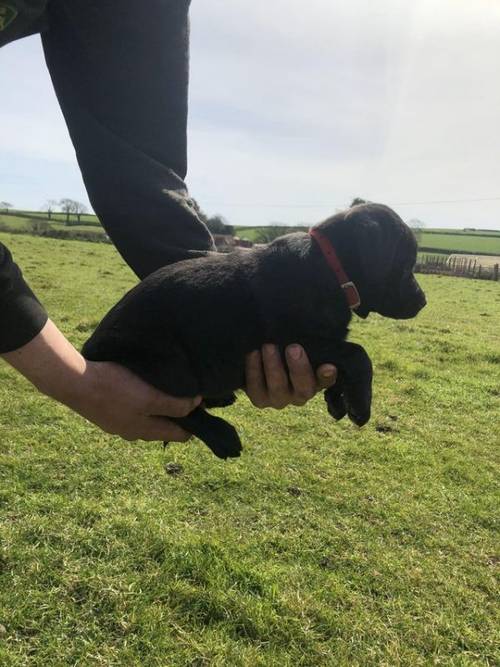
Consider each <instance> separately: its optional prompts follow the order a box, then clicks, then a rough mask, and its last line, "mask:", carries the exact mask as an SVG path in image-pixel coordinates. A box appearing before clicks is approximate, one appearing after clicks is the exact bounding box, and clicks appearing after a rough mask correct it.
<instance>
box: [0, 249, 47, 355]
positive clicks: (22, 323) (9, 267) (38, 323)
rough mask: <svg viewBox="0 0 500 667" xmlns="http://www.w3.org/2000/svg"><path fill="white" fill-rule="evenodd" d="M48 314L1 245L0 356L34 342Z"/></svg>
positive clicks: (7, 250) (7, 251) (8, 253)
mask: <svg viewBox="0 0 500 667" xmlns="http://www.w3.org/2000/svg"><path fill="white" fill-rule="evenodd" d="M46 321H47V313H46V312H45V310H44V308H43V306H42V305H41V304H40V302H39V301H38V299H37V298H36V296H35V295H34V294H33V292H32V291H31V290H30V288H29V287H28V285H27V284H26V282H25V281H24V279H23V276H22V273H21V270H20V269H19V267H18V266H17V264H15V263H14V261H13V259H12V255H11V254H10V252H9V249H8V248H6V247H5V246H4V245H3V244H2V243H0V354H2V353H4V352H10V351H11V350H15V349H17V348H18V347H21V346H22V345H24V344H25V343H28V342H29V341H30V340H31V339H32V338H34V337H35V336H36V335H37V334H38V333H39V332H40V331H41V329H42V328H43V326H44V324H45V323H46Z"/></svg>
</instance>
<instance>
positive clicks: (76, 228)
mask: <svg viewBox="0 0 500 667" xmlns="http://www.w3.org/2000/svg"><path fill="white" fill-rule="evenodd" d="M82 222H84V221H83V220H82ZM51 227H52V229H64V230H66V231H73V232H93V233H94V234H104V229H103V227H101V226H100V225H99V226H97V225H85V224H81V225H70V226H68V225H65V224H63V223H61V222H55V223H53V224H51Z"/></svg>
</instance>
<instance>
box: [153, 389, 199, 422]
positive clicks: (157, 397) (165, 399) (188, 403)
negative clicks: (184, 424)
mask: <svg viewBox="0 0 500 667" xmlns="http://www.w3.org/2000/svg"><path fill="white" fill-rule="evenodd" d="M201 401H202V398H201V396H195V397H193V398H191V397H189V398H178V397H177V396H168V395H167V394H164V393H162V392H161V391H157V390H153V391H152V392H151V396H150V400H149V401H148V406H147V412H148V413H149V414H150V415H156V416H165V417H185V416H186V415H188V414H189V413H190V412H192V411H193V410H194V409H195V408H196V407H198V405H200V403H201Z"/></svg>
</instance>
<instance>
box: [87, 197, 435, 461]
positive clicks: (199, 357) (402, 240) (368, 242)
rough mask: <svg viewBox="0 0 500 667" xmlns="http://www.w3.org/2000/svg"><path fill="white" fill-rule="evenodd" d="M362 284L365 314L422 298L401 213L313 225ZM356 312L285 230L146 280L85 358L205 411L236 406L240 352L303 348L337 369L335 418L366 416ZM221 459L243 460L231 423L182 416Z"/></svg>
mask: <svg viewBox="0 0 500 667" xmlns="http://www.w3.org/2000/svg"><path fill="white" fill-rule="evenodd" d="M317 229H318V230H319V231H320V232H321V233H322V234H323V235H324V236H326V237H327V238H328V240H329V241H330V242H331V244H332V245H333V246H334V248H335V250H336V252H337V255H338V256H339V258H340V260H341V262H342V265H343V267H344V270H345V272H346V273H347V275H348V276H349V278H350V280H352V281H353V282H354V283H355V284H356V286H357V288H358V291H359V294H360V297H361V305H360V307H359V308H358V309H357V310H356V313H357V314H358V315H359V316H360V317H367V315H368V314H369V313H370V312H371V311H375V312H378V313H380V314H381V315H385V316H387V317H393V318H409V317H413V316H415V315H416V314H417V313H418V311H419V310H420V309H421V308H423V306H424V305H425V296H424V293H423V292H422V290H421V289H420V287H419V286H418V284H417V282H416V280H415V278H414V276H413V273H412V269H413V266H414V264H415V260H416V253H417V247H416V242H415V239H414V236H413V234H412V232H411V230H410V229H409V228H408V227H407V226H406V225H405V224H404V223H403V221H402V220H401V219H400V218H399V216H398V215H397V214H396V213H395V212H394V211H392V210H391V209H390V208H388V207H386V206H382V205H380V204H363V205H359V206H354V207H353V208H351V209H349V210H347V211H345V212H343V213H338V214H337V215H334V216H333V217H331V218H329V219H328V220H326V221H325V222H322V223H321V224H319V225H317ZM350 319H351V310H350V308H349V306H348V304H347V301H346V298H345V295H344V293H343V291H342V289H341V288H340V285H339V282H338V279H337V277H336V276H335V274H334V273H333V271H332V269H331V268H330V267H329V265H328V264H327V262H326V260H325V258H324V256H323V254H322V252H321V249H320V248H319V246H318V244H317V242H316V241H315V240H314V239H312V238H311V237H310V236H309V235H308V234H305V233H296V234H288V235H286V236H283V237H281V238H279V239H276V240H275V241H274V242H273V243H271V244H270V245H268V246H266V247H263V248H256V249H251V250H238V251H236V252H234V253H231V254H217V253H208V254H207V255H206V256H205V257H201V258H198V259H190V260H186V261H183V262H178V263H177V264H173V265H170V266H166V267H164V268H162V269H159V270H158V271H156V272H155V273H153V274H151V275H150V276H148V277H147V278H146V279H145V280H143V281H142V282H141V283H140V284H138V285H137V286H136V287H135V288H134V289H132V290H131V291H130V292H129V293H128V294H126V295H125V296H124V297H123V298H122V300H121V301H120V302H119V303H118V304H117V305H116V306H115V307H114V308H112V310H111V311H110V312H109V313H108V314H107V315H106V316H105V318H104V319H103V320H102V322H101V323H100V324H99V326H98V327H97V329H96V331H95V332H94V334H93V335H92V336H91V338H90V339H89V340H88V341H87V343H86V344H85V346H84V348H83V354H84V356H85V357H86V358H87V359H90V360H94V361H105V360H106V361H114V362H117V363H119V364H122V365H123V366H126V367H127V368H129V369H130V370H131V371H133V372H134V373H136V374H137V375H139V376H140V377H141V378H142V379H144V380H145V381H146V382H149V383H150V384H152V385H154V386H155V387H157V388H158V389H161V390H162V391H164V392H166V393H168V394H171V395H174V396H196V395H201V396H203V397H204V399H205V407H215V406H224V405H230V404H231V403H232V402H233V401H234V400H235V396H234V393H233V392H234V391H235V390H236V389H240V388H242V387H244V383H245V356H246V355H247V354H248V353H249V352H251V351H252V350H257V349H260V347H261V346H262V345H263V344H264V343H274V344H277V345H278V346H279V348H280V351H281V353H282V355H283V353H284V349H285V348H286V346H287V345H289V344H290V343H299V344H301V345H303V347H304V348H305V350H306V352H307V355H308V357H309V359H310V361H311V364H312V366H313V367H314V368H317V367H318V366H319V365H320V364H323V363H332V364H335V365H336V366H337V368H338V371H339V376H338V380H337V382H336V384H335V385H334V386H333V387H332V388H330V389H328V390H327V391H325V399H326V402H327V406H328V411H329V412H330V414H331V415H332V416H333V417H334V418H335V419H341V418H342V417H344V416H345V415H346V414H348V415H349V417H350V419H351V420H352V421H353V422H354V423H356V424H358V425H360V426H361V425H363V424H365V423H366V422H367V421H368V419H369V418H370V405H371V380H372V366H371V362H370V359H369V357H368V355H367V354H366V352H365V351H364V349H363V348H362V347H361V346H360V345H356V344H354V343H348V342H346V341H345V338H346V336H347V333H348V329H347V327H348V324H349V321H350ZM174 421H177V422H178V423H179V424H180V425H181V426H182V427H183V428H185V429H186V430H187V431H189V432H191V433H193V434H194V435H196V436H197V437H199V438H200V439H201V440H203V441H204V442H205V443H206V444H207V445H208V446H209V447H210V449H211V450H212V451H213V452H214V453H215V454H216V455H217V456H219V457H220V458H227V457H233V456H239V454H240V451H241V442H240V439H239V437H238V434H237V433H236V430H235V429H234V428H233V426H231V425H230V424H229V423H228V422H226V421H224V420H223V419H220V418H219V417H215V416H214V415H211V414H210V413H208V412H207V411H206V410H205V409H203V408H202V407H199V408H197V409H196V410H194V411H193V412H192V413H191V414H190V415H188V416H187V417H184V418H180V419H175V420H174Z"/></svg>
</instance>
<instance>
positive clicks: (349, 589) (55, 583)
mask: <svg viewBox="0 0 500 667" xmlns="http://www.w3.org/2000/svg"><path fill="white" fill-rule="evenodd" d="M0 241H3V242H5V243H7V245H8V246H9V247H10V248H11V250H12V251H13V253H14V255H15V257H16V258H17V259H18V261H19V262H20V264H21V265H22V266H23V268H24V270H25V273H26V275H27V277H28V278H29V280H30V283H31V284H32V285H33V287H34V288H35V290H36V292H37V293H38V295H39V296H40V297H41V298H42V299H43V301H44V303H45V304H46V306H47V307H48V309H49V312H50V314H51V316H52V318H53V319H54V320H55V321H56V322H57V323H58V324H59V326H60V327H61V328H62V329H63V331H64V333H65V334H66V335H67V336H68V337H69V338H70V339H71V340H72V342H73V343H74V344H75V345H78V346H79V345H81V344H82V343H83V341H84V340H85V339H86V337H87V336H88V335H89V334H90V332H91V331H92V329H93V327H94V326H95V324H96V323H97V321H98V320H99V318H100V317H101V316H102V315H103V314H104V312H105V310H106V309H107V308H108V307H109V306H111V305H112V304H113V303H114V302H115V301H116V300H117V299H118V298H119V297H120V296H121V295H122V293H123V292H124V290H125V289H127V288H128V287H130V286H131V285H132V284H133V283H134V279H133V276H132V274H131V272H130V271H129V270H128V269H127V268H126V267H125V266H124V265H123V263H122V262H121V260H120V259H119V258H118V255H117V253H116V251H114V250H113V248H112V247H111V246H101V245H93V244H88V243H81V242H76V241H55V240H52V239H39V238H33V237H30V236H14V235H8V234H0ZM420 280H421V283H422V285H423V287H424V288H425V290H426V292H427V296H428V302H429V305H428V307H427V308H426V309H425V310H424V311H423V312H422V313H421V314H420V315H419V317H418V318H417V319H416V320H414V321H400V322H396V321H391V320H384V319H382V318H380V317H378V316H371V317H370V318H369V319H368V320H366V321H361V320H357V321H355V322H354V323H353V327H352V334H351V338H352V340H355V341H359V342H361V343H362V344H364V345H365V347H366V349H367V351H368V352H369V353H370V355H371V356H372V359H373V361H374V366H375V387H374V392H375V394H374V406H373V418H372V421H371V422H370V424H369V425H367V426H366V427H365V428H364V429H361V430H359V429H357V428H355V427H354V426H353V425H351V424H349V423H346V422H341V423H338V424H337V423H334V422H333V421H332V420H331V419H330V418H329V416H328V415H327V413H326V410H325V407H324V404H323V400H322V398H321V397H320V396H318V397H317V398H316V399H314V400H313V401H311V402H310V403H309V404H308V405H307V406H306V407H304V408H300V409H299V408H293V409H292V408H290V409H287V410H285V411H283V412H281V413H277V412H274V411H271V410H265V411H257V410H255V409H254V408H252V407H251V406H250V404H249V402H248V401H247V399H246V398H243V397H242V398H240V400H239V401H238V402H237V404H236V405H235V406H234V407H232V408H229V409H227V410H225V411H224V414H225V416H227V417H228V418H229V419H230V420H231V421H232V422H233V423H234V424H235V425H237V427H238V429H239V431H240V433H241V435H242V437H243V440H244V443H245V450H244V453H243V456H242V458H241V459H240V460H238V461H233V462H228V463H222V462H220V461H219V460H217V459H215V457H213V456H212V455H211V453H210V452H209V451H208V449H207V448H205V447H204V446H202V445H201V444H200V443H199V442H196V441H193V442H191V443H189V444H187V445H171V446H170V447H169V448H168V449H167V450H166V452H165V453H164V452H163V450H162V448H161V446H160V445H157V444H154V443H151V444H144V443H126V442H123V441H120V440H119V439H118V438H116V437H113V436H108V435H105V434H103V433H100V432H99V431H98V430H97V429H95V428H94V427H93V426H92V425H91V424H89V423H87V422H85V421H83V420H82V419H80V418H79V417H77V416H75V415H73V414H71V413H70V412H69V411H68V410H67V409H66V408H64V407H62V406H59V405H57V404H54V403H53V402H51V401H49V400H46V399H44V398H43V397H42V396H40V395H37V394H36V393H35V392H34V391H33V390H32V389H31V388H30V386H29V385H28V384H27V383H26V382H25V381H24V380H23V379H22V378H20V377H18V376H16V375H15V374H14V373H13V372H12V371H11V370H10V369H9V368H8V367H7V366H6V365H4V364H3V365H2V364H0V414H1V417H0V664H1V665H2V667H14V666H16V667H17V666H20V665H23V666H24V665H30V666H34V667H35V666H36V667H45V666H47V667H48V666H50V667H52V666H55V665H57V666H58V667H59V666H61V665H68V666H69V665H105V666H114V665H116V666H122V665H131V666H146V667H150V666H162V667H163V666H165V667H185V666H187V665H189V666H192V667H194V666H197V667H201V666H205V665H206V666H216V667H217V666H220V667H225V666H229V667H238V666H249V667H250V666H251V667H254V666H259V665H263V666H273V667H274V666H276V667H287V666H290V667H292V666H293V667H296V666H307V667H315V666H317V665H325V666H331V667H339V666H340V667H342V666H346V667H352V666H363V667H364V666H367V665H373V666H379V665H383V666H391V667H392V666H397V665H404V666H411V667H415V666H420V665H456V666H461V667H465V666H472V665H488V666H493V665H498V664H499V663H500V652H499V651H500V643H499V642H500V633H499V628H500V614H499V605H498V592H499V588H498V568H499V564H500V544H499V537H498V536H499V534H498V508H499V506H500V497H499V488H498V473H499V467H498V463H499V461H498V445H499V441H500V436H499V430H498V424H499V423H500V406H499V402H500V349H499V328H500V285H499V284H498V283H493V282H490V283H484V282H479V281H474V280H462V279H459V278H446V277H442V278H441V277H436V276H421V277H420ZM170 462H176V463H179V464H181V466H182V468H183V471H182V472H181V473H180V474H178V475H171V474H167V472H166V469H165V465H166V464H167V463H170Z"/></svg>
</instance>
